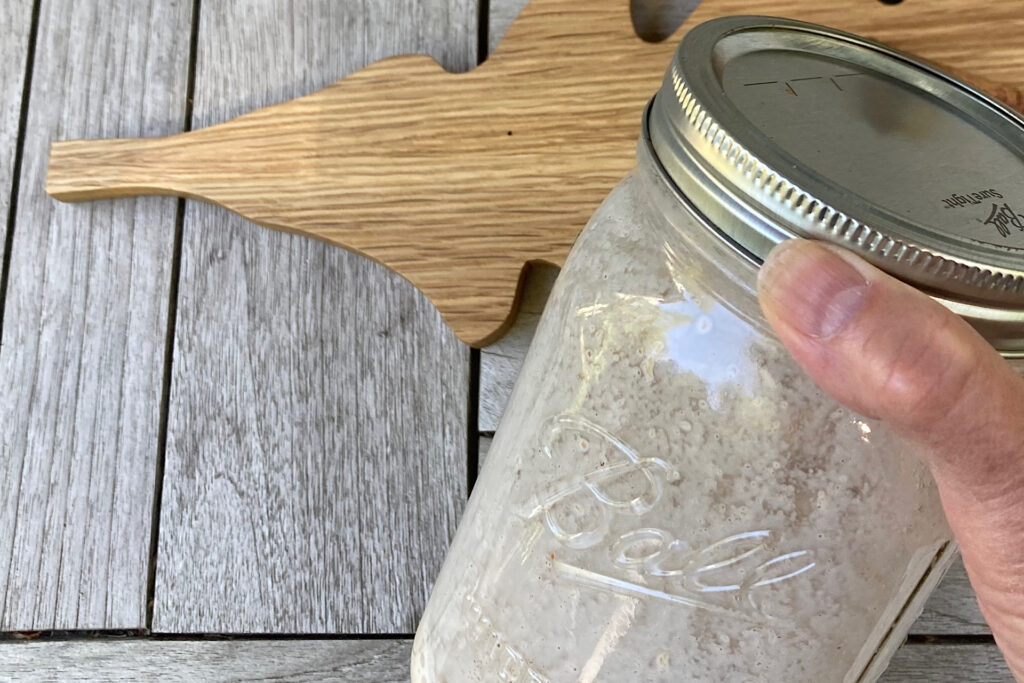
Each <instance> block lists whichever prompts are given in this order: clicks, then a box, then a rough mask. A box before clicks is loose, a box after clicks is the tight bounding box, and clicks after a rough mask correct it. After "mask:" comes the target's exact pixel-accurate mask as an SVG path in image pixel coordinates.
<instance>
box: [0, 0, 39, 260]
mask: <svg viewBox="0 0 1024 683" xmlns="http://www.w3.org/2000/svg"><path fill="white" fill-rule="evenodd" d="M31 18H32V2H31V0H7V1H6V2H3V3H0V226H2V227H0V235H2V234H3V233H5V232H6V231H7V216H8V214H9V212H10V209H11V201H10V200H11V189H12V188H11V180H12V179H13V177H14V156H15V151H16V147H17V145H16V143H17V138H18V122H19V119H20V117H21V101H22V94H23V93H24V90H25V88H24V85H25V62H26V61H27V59H28V38H29V32H30V28H31ZM3 257H4V240H3V239H0V263H2V262H3Z"/></svg>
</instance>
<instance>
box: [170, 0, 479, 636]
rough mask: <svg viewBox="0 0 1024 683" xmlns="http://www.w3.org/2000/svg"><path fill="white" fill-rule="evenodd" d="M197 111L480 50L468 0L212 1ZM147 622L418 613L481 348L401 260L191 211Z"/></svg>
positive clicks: (205, 210)
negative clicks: (415, 55)
mask: <svg viewBox="0 0 1024 683" xmlns="http://www.w3.org/2000/svg"><path fill="white" fill-rule="evenodd" d="M201 7H202V14H201V16H200V19H199V40H198V58H197V65H196V84H195V126H196V127H200V126H206V125H210V124H212V123H215V122H218V121H222V120H225V119H228V118H231V117H232V116H236V115H238V114H241V113H244V112H246V111H249V110H251V109H253V108H256V107H259V106H263V105H267V104H271V103H274V102H278V101H282V100H286V99H290V98H292V97H294V96H298V95H301V94H305V93H309V92H311V91H313V90H315V89H317V88H319V87H322V86H324V85H327V84H329V83H331V82H333V81H334V80H336V79H338V78H340V77H342V76H344V75H345V74H346V73H348V72H350V71H352V70H354V69H357V68H360V67H362V66H364V65H366V64H369V63H370V62H372V61H375V60H377V59H381V58H383V57H386V56H389V55H392V54H397V53H402V52H427V53H430V54H433V55H434V56H435V57H437V58H438V59H439V60H440V61H441V62H442V64H444V65H445V66H446V67H448V68H449V69H451V70H465V69H468V68H469V67H470V66H471V65H473V64H475V62H476V3H475V1H471V0H430V1H429V2H415V1H413V0H387V1H386V2H385V1H381V2H373V3H362V4H358V3H339V2H334V1H333V0H308V1H304V2H298V3H289V2H248V3H216V2H204V3H202V5H201ZM181 263H182V271H181V280H180V289H179V301H178V318H177V328H176V334H175V344H174V364H173V381H172V390H171V405H170V415H169V422H168V443H167V458H166V470H165V476H164V489H163V507H162V510H161V522H160V543H159V551H158V555H157V557H158V561H157V581H156V602H155V607H154V618H153V628H154V629H155V630H156V631H158V632H167V631H171V632H195V631H216V632H229V633H253V632H256V633H262V632H303V633H321V632H327V633H330V632H344V633H362V632H365V633H379V632H383V633H389V632H390V633H394V632H410V631H412V630H413V629H414V628H415V625H416V622H417V619H418V616H419V613H420V612H421V610H422V608H423V605H424V604H425V602H426V596H427V591H428V589H429V587H430V585H431V584H432V583H433V579H434V576H435V574H436V573H437V571H438V569H439V568H440V566H441V561H442V560H443V556H444V552H445V549H446V547H447V543H448V540H449V538H450V537H451V535H452V533H453V532H454V529H455V525H456V521H457V517H458V514H459V512H460V511H461V508H462V504H463V501H464V498H465V496H466V482H467V475H466V454H467V434H468V427H467V425H466V419H467V414H468V405H467V400H468V396H469V387H468V381H469V352H468V349H467V348H466V347H464V346H463V345H462V344H461V343H459V342H458V340H457V339H456V338H455V336H454V335H453V334H452V333H451V331H450V330H448V328H447V327H446V326H445V325H444V323H443V322H442V320H441V317H440V316H439V315H438V313H437V312H436V310H435V309H434V308H433V307H432V305H431V304H430V303H429V302H428V301H427V300H426V298H425V297H423V296H422V295H421V294H419V292H417V291H415V290H414V289H413V288H412V286H411V285H409V284H408V283H407V282H406V281H405V280H403V279H401V278H399V277H398V276H395V275H393V274H392V273H390V272H389V271H386V270H385V269H384V268H382V267H381V266H379V265H377V264H375V263H371V262H370V261H368V260H366V259H363V258H361V257H358V256H354V255H352V254H349V253H347V252H344V251H342V250H340V249H336V248H332V247H328V246H326V245H324V244H322V243H320V242H314V241H311V240H308V239H304V238H301V237H296V236H292V235H285V234H281V233H276V232H271V231H268V230H265V229H263V228H258V227H255V226H253V225H252V224H250V223H248V222H246V221H244V220H242V219H240V218H237V217H235V216H233V215H231V214H229V213H228V212H227V211H224V210H222V209H219V208H215V207H212V206H208V205H200V204H189V205H188V208H187V211H186V214H185V224H184V242H183V247H182V257H181Z"/></svg>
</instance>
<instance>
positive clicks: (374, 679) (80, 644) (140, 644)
mask: <svg viewBox="0 0 1024 683" xmlns="http://www.w3.org/2000/svg"><path fill="white" fill-rule="evenodd" d="M411 647H412V641H409V640H191V641H190V640H149V639H139V638H132V639H93V640H72V641H49V642H47V641H39V642H0V678H4V680H7V678H6V677H7V676H10V678H11V679H13V680H17V681H22V682H23V683H28V682H30V681H39V682H42V681H72V680H74V681H92V682H95V683H110V682H114V681H116V682H123V683H134V682H135V681H157V680H159V681H162V682H163V683H194V682H195V681H243V680H244V681H274V682H275V683H282V682H285V681H345V683H408V681H409V653H410V649H411Z"/></svg>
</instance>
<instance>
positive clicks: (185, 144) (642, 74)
mask: <svg viewBox="0 0 1024 683" xmlns="http://www.w3.org/2000/svg"><path fill="white" fill-rule="evenodd" d="M727 14H761V15H772V16H782V17H788V18H793V19H802V20H805V21H811V22H815V23H819V24H825V25H828V26H834V27H836V28H840V29H844V30H846V31H851V32H854V33H859V34H861V35H865V36H868V37H871V38H874V39H876V40H880V41H882V42H885V43H889V44H891V45H893V46H895V47H897V48H900V49H903V50H906V51H908V52H911V53H914V54H916V55H917V56H919V57H922V58H924V59H926V60H930V61H932V62H935V63H937V64H939V65H941V66H944V67H946V68H948V69H950V70H953V71H954V72H956V73H958V74H959V75H960V76H962V77H963V78H965V79H966V80H968V81H971V82H973V83H974V84H976V85H978V86H980V87H982V88H984V89H987V90H989V91H990V92H991V93H992V94H994V95H995V96H997V97H999V98H1000V99H1003V100H1004V101H1006V102H1007V103H1009V104H1010V105H1011V106H1013V107H1015V108H1017V109H1018V110H1020V109H1022V106H1024V93H1022V90H1021V89H1019V88H1018V87H1017V85H1016V84H1018V83H1024V3H1021V2H1020V1H1019V0H989V2H985V3H974V2H970V1H969V0H904V2H902V3H900V4H897V5H888V4H883V3H881V2H878V1H877V0H705V2H704V3H703V4H702V5H701V6H700V7H699V8H698V9H697V10H696V12H695V13H694V14H693V15H692V16H691V17H690V18H689V19H688V20H687V21H686V23H685V24H684V25H683V26H682V27H681V28H680V29H679V31H677V32H676V34H675V35H673V36H672V37H671V38H669V39H668V40H666V41H664V42H662V43H647V42H644V41H642V40H640V39H639V38H638V37H636V35H635V34H634V31H633V26H632V23H631V20H630V13H629V3H628V1H627V0H533V1H532V2H531V3H530V4H529V5H528V6H527V8H526V9H525V10H524V11H523V13H522V14H521V15H520V17H519V18H518V19H517V20H516V21H515V23H514V24H513V25H512V27H511V28H510V29H509V31H508V33H507V35H506V37H505V39H504V41H503V42H502V43H501V45H500V46H499V47H498V49H497V51H496V52H495V54H494V55H492V56H491V57H490V58H489V59H488V60H487V61H486V62H485V63H484V64H483V65H481V66H480V67H478V68H477V69H475V70H473V71H471V72H469V73H464V74H450V73H447V72H445V71H444V70H442V69H441V68H440V67H439V66H438V65H437V63H436V62H434V61H433V60H432V59H430V58H428V57H424V56H404V57H395V58H391V59H387V60H384V61H381V62H378V63H376V64H373V65H371V66H369V67H367V68H366V69H363V70H362V71H359V72H357V73H354V74H352V75H350V76H348V77H347V78H344V79H342V80H341V81H338V82H337V83H335V84H333V85H330V86H328V87H326V88H324V89H323V90H320V91H319V92H316V93H313V94H312V95H308V96H306V97H302V98H299V99H296V100H293V101H291V102H287V103H284V104H279V105H275V106H272V107H268V108H266V109H261V110H259V111H255V112H252V113H251V114H247V115H245V116H241V117H239V118H237V119H234V120H232V121H228V122H226V123H222V124H219V125H216V126H212V127H210V128H205V129H202V130H197V131H193V132H189V133H183V134H181V135H174V136H170V137H166V138H154V139H136V140H78V141H67V142H57V143H54V145H53V147H52V150H51V154H50V169H49V177H48V179H47V190H48V191H49V192H50V194H52V195H53V196H54V197H56V198H58V199H62V200H65V201H80V200H87V199H99V198H108V197H125V196H131V195H142V194H165V195H178V196H183V197H190V198H194V199H203V200H206V201H210V202H214V203H217V204H220V205H222V206H224V207H227V208H228V209H231V210H232V211H235V212H237V213H239V214H241V215H242V216H245V217H246V218H248V219H250V220H252V221H254V222H256V223H260V224H262V225H265V226H267V227H270V228H275V229H278V230H285V231H288V232H295V233H300V234H304V235H308V236H311V237H315V238H318V239H322V240H325V241H327V242H329V243H331V244H336V245H338V246H341V247H345V248H346V249H350V250H353V251H356V252H358V253H360V254H363V255H365V256H368V257H369V258H372V259H375V260H377V261H379V262H381V263H383V264H384V265H386V266H388V267H390V268H392V269H393V270H395V271H397V272H398V273H400V274H401V275H402V276H403V277H405V278H406V279H408V280H409V281H410V282H412V283H413V284H414V285H415V286H416V287H418V288H419V289H420V290H422V291H423V292H424V293H425V294H426V295H427V296H428V297H429V298H430V299H431V300H432V301H433V302H434V304H435V305H436V306H437V308H438V310H439V311H440V312H441V315H442V316H443V317H444V319H445V320H446V321H447V322H448V324H449V325H451V327H452V328H453V329H454V331H455V333H456V334H457V335H458V336H459V338H460V339H462V340H463V341H465V342H466V343H467V344H471V345H473V346H481V345H485V344H487V343H489V342H491V341H493V340H494V339H496V338H497V337H499V336H500V335H501V334H502V332H503V331H504V329H505V328H506V327H507V325H508V324H509V322H510V321H511V319H512V317H513V314H514V310H515V301H516V296H517V291H518V289H519V283H520V279H521V274H522V273H523V270H524V267H525V266H526V265H527V264H529V263H532V262H538V261H540V262H548V263H551V264H554V265H561V264H562V263H563V262H564V260H565V257H566V254H567V253H568V251H569V248H570V247H571V245H572V243H573V241H574V240H575V238H576V235H577V234H578V233H579V231H580V230H581V229H582V228H583V226H584V225H585V223H586V221H587V218H588V217H589V216H590V214H591V213H592V212H593V210H594V209H595V207H596V206H597V205H598V204H599V203H600V201H601V199H602V198H603V197H604V196H605V195H606V194H607V193H608V192H609V190H610V189H611V188H612V187H613V186H614V185H615V184H616V183H617V182H618V181H619V180H620V179H621V178H622V177H623V176H624V175H625V174H626V173H627V172H628V171H629V169H630V168H631V167H632V166H633V163H634V151H635V146H636V140H637V136H638V134H639V130H640V115H641V112H642V110H643V107H644V105H645V103H646V102H647V100H648V99H650V97H651V96H652V95H653V94H654V92H655V91H656V90H657V88H658V86H659V84H660V82H661V78H662V76H663V74H664V72H665V69H666V67H667V66H668V64H669V61H670V58H671V55H672V53H673V51H674V50H675V47H676V45H677V44H678V42H679V40H680V39H681V38H682V35H683V34H684V33H685V32H686V31H687V30H688V29H689V28H690V27H692V26H694V25H696V24H698V23H700V22H702V21H705V20H707V19H711V18H713V17H716V16H722V15H727Z"/></svg>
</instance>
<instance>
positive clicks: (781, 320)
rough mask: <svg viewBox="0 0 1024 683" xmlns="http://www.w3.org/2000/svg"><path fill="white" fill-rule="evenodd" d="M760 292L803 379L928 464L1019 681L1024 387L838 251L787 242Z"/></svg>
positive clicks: (981, 349)
mask: <svg viewBox="0 0 1024 683" xmlns="http://www.w3.org/2000/svg"><path fill="white" fill-rule="evenodd" d="M758 290H759V298H760V301H761V307H762V309H763V310H764V314H765V317H766V318H767V319H768V321H769V322H770V323H771V325H772V327H773V328H774V329H775V331H776V333H777V334H778V335H779V338H780V339H781V340H782V342H783V343H784V344H785V345H786V347H787V348H788V349H789V351H790V352H791V353H792V355H793V357H794V358H795V359H796V361H797V362H798V363H799V364H800V365H802V366H803V367H804V369H805V370H806V371H807V372H808V373H809V374H810V375H811V377H813V378H814V380H815V381H816V382H817V383H818V384H819V385H820V386H821V387H822V388H824V389H825V390H826V391H828V392H829V393H831V394H832V395H833V396H835V397H836V398H837V399H839V400H840V401H842V402H843V403H845V404H846V405H848V406H850V407H851V408H853V409H854V410H856V411H858V412H860V413H863V414H866V415H871V416H873V417H877V418H881V419H882V420H884V421H885V422H886V423H888V424H889V426H890V427H891V428H892V429H893V430H894V431H895V432H896V433H897V434H899V435H900V436H902V437H903V438H904V439H906V440H907V441H909V442H910V443H911V444H912V445H914V446H916V447H917V448H916V450H918V451H919V452H920V453H921V454H922V456H923V457H924V458H925V460H926V461H927V462H928V464H929V465H930V467H931V469H932V474H933V475H934V477H935V480H936V482H937V484H938V486H939V492H940V495H941V496H942V502H943V506H944V508H945V511H946V517H947V519H948V520H949V522H950V526H951V527H952V528H953V531H954V533H955V534H956V536H957V541H958V542H959V543H960V547H961V552H962V554H963V558H964V564H965V566H966V567H967V571H968V573H969V575H970V577H971V583H972V584H973V585H974V588H975V591H976V593H977V595H978V600H979V602H980V604H981V607H982V610H983V612H984V614H985V617H986V619H987V620H988V621H989V624H990V625H991V627H992V631H993V633H994V635H995V637H996V640H997V642H999V644H1000V647H1002V648H1003V652H1004V654H1005V655H1006V658H1007V661H1008V662H1009V663H1010V667H1011V668H1012V669H1013V670H1014V672H1015V673H1016V675H1017V676H1018V678H1021V679H1022V680H1024V379H1022V378H1021V377H1020V376H1019V375H1017V373H1016V372H1014V370H1013V368H1011V366H1010V364H1009V363H1008V362H1006V361H1005V360H1004V359H1003V358H1002V357H1001V356H1000V355H999V354H998V353H996V351H995V350H993V349H992V347H991V346H990V345H989V344H988V342H986V341H985V340H984V339H983V338H982V337H981V336H980V335H979V334H978V333H977V332H975V331H974V330H973V329H972V328H971V327H970V326H969V325H968V324H967V323H966V322H964V321H963V320H962V319H961V318H959V317H957V316H956V315H954V314H953V313H951V312H949V311H948V310H946V309H945V308H944V307H942V306H941V305H940V304H938V303H936V302H935V301H934V300H932V299H931V298H930V297H928V296H926V295H925V294H923V293H921V292H919V291H917V290H916V289H914V288H912V287H909V286H907V285H905V284H903V283H901V282H899V281H898V280H896V279H895V278H892V277H890V276H889V275H886V274H885V273H883V272H882V271H880V270H878V269H877V268H875V267H873V266H871V265H869V264H868V263H866V262H865V261H863V260H861V259H859V258H858V257H856V256H854V255H853V254H852V253H850V252H847V251H845V250H843V249H840V248H838V247H834V246H831V245H826V244H823V243H821V242H811V241H807V240H789V241H787V242H784V243H783V244H781V245H779V246H778V247H776V248H775V249H774V250H773V251H772V253H771V254H770V255H769V256H768V258H767V260H766V261H765V264H764V267H763V268H762V269H761V273H760V277H759V281H758Z"/></svg>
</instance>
